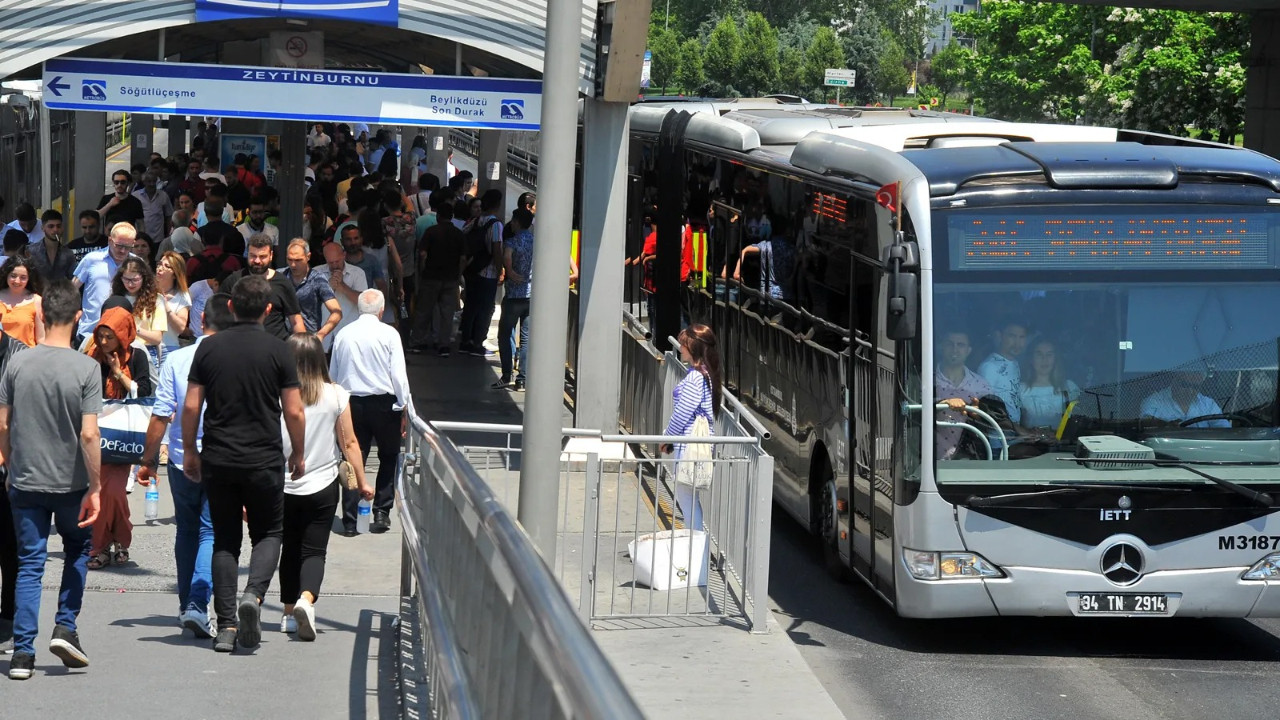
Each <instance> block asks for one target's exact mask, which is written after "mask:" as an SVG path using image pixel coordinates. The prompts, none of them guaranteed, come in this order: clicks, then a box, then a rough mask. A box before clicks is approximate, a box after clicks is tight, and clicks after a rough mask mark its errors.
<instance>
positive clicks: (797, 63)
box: [778, 47, 811, 95]
mask: <svg viewBox="0 0 1280 720" xmlns="http://www.w3.org/2000/svg"><path fill="white" fill-rule="evenodd" d="M778 87H779V89H781V90H782V92H788V93H791V94H793V95H804V94H807V93H808V88H809V87H811V86H810V85H809V84H808V82H807V81H806V80H805V62H804V52H803V51H801V50H800V49H799V48H793V47H788V48H783V49H782V52H781V53H779V55H778Z"/></svg>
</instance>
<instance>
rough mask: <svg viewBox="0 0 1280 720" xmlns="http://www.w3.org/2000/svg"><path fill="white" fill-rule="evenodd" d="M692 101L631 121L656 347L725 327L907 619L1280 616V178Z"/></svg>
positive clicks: (1144, 138) (807, 489) (1209, 164)
mask: <svg viewBox="0 0 1280 720" xmlns="http://www.w3.org/2000/svg"><path fill="white" fill-rule="evenodd" d="M682 109H683V108H682V106H681V105H680V104H679V103H672V104H671V105H669V106H664V107H653V106H646V105H640V106H637V107H635V108H633V110H632V115H631V128H632V140H631V161H630V166H631V169H632V173H633V179H632V187H633V191H634V192H636V193H638V194H639V197H637V198H636V199H635V202H637V203H644V204H645V205H646V206H650V207H651V208H652V209H651V210H650V211H649V213H648V214H649V215H650V216H651V217H652V219H653V225H654V227H655V228H656V232H657V241H658V245H657V246H658V251H657V258H658V259H657V261H655V262H653V263H651V266H652V267H651V273H652V283H651V287H652V288H653V290H654V292H653V293H652V295H653V298H654V302H653V305H654V309H655V312H656V318H655V324H656V327H655V331H654V337H656V338H665V337H667V336H668V335H673V334H675V332H674V331H675V330H677V329H678V326H679V324H680V323H681V322H684V321H691V322H705V323H707V324H709V325H711V326H712V327H713V328H714V329H715V331H716V332H717V333H718V334H719V336H720V338H721V348H722V350H723V351H724V355H725V357H724V361H725V379H726V381H727V383H728V384H729V386H730V387H731V389H732V390H733V391H734V392H735V393H737V394H738V396H739V397H740V398H741V399H742V400H743V402H744V403H746V404H747V405H748V406H749V407H750V408H751V409H752V410H753V411H754V412H755V413H756V414H757V416H758V417H759V418H760V419H761V420H762V421H763V422H764V423H765V424H766V425H767V426H768V428H769V430H770V431H771V433H772V438H771V440H770V441H769V447H768V449H769V452H770V453H771V454H773V455H774V456H775V457H776V462H777V469H778V476H777V478H776V481H775V488H776V490H775V500H776V502H777V503H778V504H779V505H780V506H781V507H783V508H785V509H786V510H787V511H788V512H789V513H790V514H791V515H793V516H794V517H795V518H797V519H798V520H799V521H800V522H801V523H804V524H805V525H806V526H807V527H809V528H810V529H811V530H812V531H813V533H814V534H815V535H817V536H818V538H819V539H820V541H821V543H822V545H823V547H824V548H825V551H826V553H827V557H828V561H829V563H830V564H831V565H833V566H835V567H837V568H842V567H843V566H847V567H848V568H849V569H851V570H852V571H853V573H855V574H856V575H857V576H858V577H860V578H862V579H863V580H865V581H866V582H867V583H868V584H869V585H870V586H871V587H872V588H873V589H874V590H875V592H877V593H878V594H879V595H881V596H882V597H883V598H884V599H885V600H886V601H888V602H889V603H891V604H892V605H893V606H894V607H895V608H896V610H897V611H898V612H899V613H900V614H901V615H904V616H910V617H960V616H980V615H1037V616H1047V615H1079V616H1104V615H1126V616H1135V615H1150V616H1162V617H1169V616H1175V615H1176V616H1227V617H1274V616H1277V615H1280V519H1277V517H1276V515H1275V511H1276V509H1277V507H1280V402H1278V393H1280V387H1278V384H1277V374H1278V372H1280V207H1278V205H1280V162H1277V161H1275V160H1273V159H1272V158H1269V157H1266V156H1263V155H1260V154H1258V153H1254V152H1252V151H1248V150H1241V149H1237V148H1231V147H1226V146H1221V145H1213V144H1209V143H1200V142H1195V141H1188V140H1181V139H1176V138H1170V137H1166V136H1160V135H1154V134H1149V133H1141V132H1132V131H1117V130H1114V129H1108V128H1097V127H1081V126H1053V125H1035V124H1015V123H1001V122H995V121H987V120H980V119H975V118H971V117H967V116H962V115H949V114H941V113H935V112H928V111H902V110H873V109H853V108H834V107H823V106H814V105H810V106H791V107H785V106H776V107H769V106H768V105H767V104H761V103H745V104H738V105H735V104H732V103H699V104H697V105H696V106H693V107H692V109H693V110H694V112H691V113H684V112H682ZM898 188H900V195H899V197H897V198H896V199H895V198H894V197H892V195H893V194H894V191H895V189H898ZM877 193H880V197H879V200H880V201H881V202H877ZM887 205H890V206H894V209H895V210H897V209H898V207H897V206H899V205H900V213H897V214H895V212H892V211H891V210H890V208H889V207H886V206H887ZM899 219H900V222H901V230H900V232H895V231H896V230H897V228H898V222H899ZM686 225H687V226H688V227H689V230H688V231H685V230H684V228H685V226H686ZM682 238H683V241H682ZM633 241H634V238H633ZM682 242H683V244H686V245H687V244H692V245H693V246H694V247H693V248H691V249H690V250H684V251H683V257H684V261H683V262H682V263H677V262H675V259H674V258H675V257H676V255H677V253H681V252H682ZM664 258H666V259H665V260H664ZM682 265H683V267H681V266H682ZM939 402H944V403H949V405H945V406H944V407H945V409H939V406H938V403H939ZM958 408H964V409H958ZM775 572H776V569H775ZM1273 584H1274V585H1275V587H1274V588H1273V587H1272V585H1273Z"/></svg>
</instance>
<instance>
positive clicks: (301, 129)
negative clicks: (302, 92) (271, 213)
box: [276, 120, 308, 253]
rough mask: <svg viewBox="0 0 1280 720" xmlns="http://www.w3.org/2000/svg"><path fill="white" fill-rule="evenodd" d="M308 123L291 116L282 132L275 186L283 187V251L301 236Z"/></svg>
mask: <svg viewBox="0 0 1280 720" xmlns="http://www.w3.org/2000/svg"><path fill="white" fill-rule="evenodd" d="M307 127H308V125H307V123H305V122H302V121H299V120H289V121H285V123H284V132H282V133H281V134H280V154H281V157H280V172H279V173H278V174H277V175H276V189H277V190H279V191H280V247H279V252H282V253H283V252H284V251H285V248H287V247H289V241H290V240H292V239H293V238H296V237H302V203H303V200H304V198H305V196H306V185H305V183H304V181H303V173H304V172H305V170H306V167H307Z"/></svg>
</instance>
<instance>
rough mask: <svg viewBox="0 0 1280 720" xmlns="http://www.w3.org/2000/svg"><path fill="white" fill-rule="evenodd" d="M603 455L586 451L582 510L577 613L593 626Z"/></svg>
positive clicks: (583, 620) (584, 621)
mask: <svg viewBox="0 0 1280 720" xmlns="http://www.w3.org/2000/svg"><path fill="white" fill-rule="evenodd" d="M600 475H601V473H600V455H599V454H598V453H588V454H587V471H586V491H585V495H586V498H585V500H586V503H585V506H584V508H583V512H582V577H581V578H580V582H579V585H578V615H579V616H580V617H581V618H582V622H583V623H585V624H587V625H588V626H590V624H591V618H593V617H595V614H596V613H595V610H596V560H597V555H598V553H599V550H600V543H599V538H598V536H599V533H600Z"/></svg>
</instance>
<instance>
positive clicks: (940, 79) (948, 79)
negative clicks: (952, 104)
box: [929, 43, 965, 105]
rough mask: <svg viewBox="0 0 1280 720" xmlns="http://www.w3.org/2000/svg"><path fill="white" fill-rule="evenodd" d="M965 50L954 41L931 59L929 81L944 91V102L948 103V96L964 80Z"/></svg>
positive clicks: (940, 90) (944, 103)
mask: <svg viewBox="0 0 1280 720" xmlns="http://www.w3.org/2000/svg"><path fill="white" fill-rule="evenodd" d="M964 61H965V57H964V50H963V49H961V47H960V46H959V45H956V44H955V43H952V44H950V45H948V46H946V47H944V48H942V49H941V50H939V51H938V52H936V53H934V54H933V57H932V58H931V59H930V60H929V81H930V82H932V83H933V84H934V85H936V86H937V87H938V91H939V92H941V93H942V104H943V105H946V104H947V96H948V95H950V94H951V93H953V92H955V91H956V90H958V89H959V88H960V84H961V83H962V82H964Z"/></svg>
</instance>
